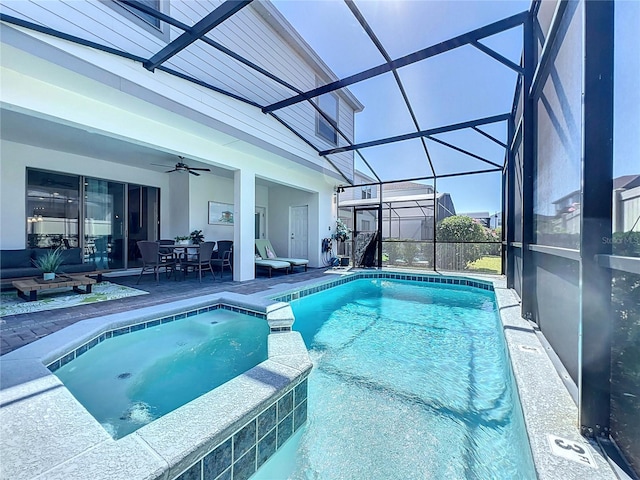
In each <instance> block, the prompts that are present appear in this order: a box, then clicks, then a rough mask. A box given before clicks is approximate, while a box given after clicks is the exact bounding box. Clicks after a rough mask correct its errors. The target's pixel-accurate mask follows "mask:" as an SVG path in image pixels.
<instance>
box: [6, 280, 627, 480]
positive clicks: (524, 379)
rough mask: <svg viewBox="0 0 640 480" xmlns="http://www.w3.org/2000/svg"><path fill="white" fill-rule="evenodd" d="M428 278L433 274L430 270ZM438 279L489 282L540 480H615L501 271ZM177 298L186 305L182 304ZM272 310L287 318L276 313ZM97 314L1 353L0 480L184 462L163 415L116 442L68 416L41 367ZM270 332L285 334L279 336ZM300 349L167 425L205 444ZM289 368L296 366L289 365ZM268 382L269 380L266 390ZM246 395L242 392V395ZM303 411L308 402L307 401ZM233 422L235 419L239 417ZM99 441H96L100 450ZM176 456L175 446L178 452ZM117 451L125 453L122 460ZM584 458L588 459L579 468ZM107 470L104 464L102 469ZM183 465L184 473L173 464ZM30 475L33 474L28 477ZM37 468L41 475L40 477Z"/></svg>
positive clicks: (100, 473) (129, 474)
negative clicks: (210, 431) (212, 429)
mask: <svg viewBox="0 0 640 480" xmlns="http://www.w3.org/2000/svg"><path fill="white" fill-rule="evenodd" d="M389 272H391V271H389ZM340 273H341V276H342V278H345V277H347V276H354V277H355V276H357V274H358V273H359V272H358V271H354V270H352V271H350V272H340ZM366 273H371V271H366ZM392 273H394V274H398V273H408V274H413V275H424V274H425V273H424V272H420V271H415V272H409V271H407V272H398V271H397V270H393V271H392ZM354 274H356V275H354ZM429 275H438V274H433V273H429ZM446 276H447V277H449V276H451V277H465V278H472V279H477V280H483V281H488V282H491V283H492V284H493V288H494V291H495V295H496V299H497V304H498V309H499V311H500V314H501V319H502V324H503V330H504V334H505V338H506V340H507V344H508V349H509V354H510V357H511V364H512V368H513V371H514V374H515V377H516V383H517V387H518V393H519V396H520V401H521V405H522V409H523V413H524V416H525V423H526V425H527V431H528V435H529V442H530V445H531V449H532V453H533V458H534V462H535V466H536V470H537V473H538V478H540V479H543V480H547V479H557V478H563V479H584V478H598V479H612V480H613V479H615V478H616V476H615V474H614V473H613V471H612V470H611V468H610V466H609V463H608V462H607V460H606V459H605V458H604V457H603V456H602V455H601V453H600V451H599V449H598V448H597V445H595V444H591V443H588V442H587V441H586V440H585V439H584V438H583V437H582V436H581V435H580V434H579V430H578V425H577V422H578V411H577V407H576V405H575V403H574V401H573V399H572V397H571V395H570V394H569V391H568V390H567V388H566V387H565V384H564V383H563V381H562V379H561V378H560V376H559V374H558V372H557V371H556V369H555V367H554V365H553V363H552V361H551V359H550V358H549V356H548V354H547V351H546V349H545V348H544V347H543V345H542V343H541V342H540V339H539V338H538V336H537V334H536V331H535V329H534V327H533V326H532V325H531V324H530V323H529V322H527V321H526V320H524V319H523V318H522V317H520V305H519V300H518V297H517V295H516V294H515V292H514V291H512V290H508V289H506V285H505V281H504V279H503V278H500V277H495V276H489V275H470V274H446ZM336 278H339V276H338V275H324V273H322V274H320V275H318V272H315V274H313V275H312V276H300V277H298V280H299V281H298V282H287V283H286V284H284V285H283V284H277V283H274V284H272V285H270V286H269V287H267V288H262V289H257V290H256V291H253V292H247V295H241V294H237V293H236V294H234V293H226V292H220V293H219V294H214V295H212V296H211V298H212V299H213V298H217V299H220V298H223V297H224V298H226V299H227V300H229V299H231V301H235V302H237V303H240V304H243V305H256V304H258V305H260V304H262V305H265V306H266V305H269V304H275V302H273V301H271V300H268V299H267V298H272V297H274V296H276V295H278V294H281V293H285V292H289V291H294V290H303V289H305V288H309V287H310V286H313V285H317V284H319V283H326V282H330V281H332V280H335V279H336ZM288 280H289V279H288ZM278 283H279V282H278ZM200 300H201V299H200V298H198V300H197V301H198V302H200ZM194 301H196V300H195V299H194V298H189V299H183V300H180V301H178V302H174V303H176V304H179V305H177V306H175V305H174V306H172V307H171V308H174V307H176V308H182V307H184V305H190V306H191V305H193V303H194ZM181 302H184V303H182V304H181ZM148 308H150V309H151V310H150V311H149V312H148V313H149V315H151V312H152V311H153V309H156V312H160V311H161V310H162V311H165V310H166V305H164V306H163V305H156V306H153V307H148ZM163 309H165V310H163ZM145 310H146V309H145ZM280 313H281V314H282V313H284V316H285V317H286V316H287V314H286V313H285V312H284V310H283V311H282V312H280ZM118 315H121V317H122V321H124V319H125V318H126V317H127V315H130V312H126V313H124V312H123V313H120V314H118ZM145 316H146V315H145ZM149 318H151V317H149ZM99 320H100V319H93V320H91V319H88V320H84V321H80V322H78V323H76V324H75V325H73V326H72V327H70V328H68V329H65V330H63V331H60V332H58V333H57V334H56V335H52V336H49V337H45V338H43V339H41V340H39V341H37V342H35V343H33V344H32V345H29V346H28V347H25V348H21V349H19V350H16V351H15V352H13V353H11V354H8V355H5V356H3V357H1V361H2V384H1V388H2V390H1V391H0V424H1V426H0V429H1V430H0V432H1V433H2V435H1V440H0V442H1V445H2V450H3V457H4V460H3V466H2V478H43V479H44V478H46V479H49V478H68V479H71V478H87V477H94V478H95V479H99V478H109V479H114V478H117V479H119V478H122V479H123V480H124V479H127V480H128V479H134V478H167V479H172V478H174V477H175V476H176V475H178V474H180V473H181V471H183V470H184V468H187V467H188V465H187V463H188V462H187V461H186V460H185V461H178V460H176V459H177V456H175V455H173V454H171V453H170V452H169V450H171V449H175V448H177V447H176V446H175V445H173V442H171V441H169V442H167V440H163V434H162V431H163V425H162V422H161V421H162V419H160V420H156V421H154V422H152V423H151V424H149V425H147V426H145V427H143V428H142V429H140V430H139V431H138V432H141V433H140V434H139V435H137V436H136V435H135V434H132V435H129V436H127V437H124V438H122V439H120V440H118V441H114V440H113V439H111V437H109V435H108V434H107V433H106V432H105V431H104V429H102V427H100V425H99V424H98V423H97V422H96V421H95V420H93V418H92V417H91V416H90V415H88V413H86V411H85V414H83V415H72V414H71V413H70V412H73V411H74V409H77V408H78V406H79V405H78V404H77V402H76V401H75V399H74V398H73V397H72V396H71V395H70V393H69V392H68V391H67V390H66V388H64V386H62V384H61V383H60V382H59V381H58V380H57V377H55V376H54V375H52V374H51V373H50V372H49V370H47V368H46V367H45V366H44V365H45V364H47V362H48V361H53V360H55V358H54V357H56V355H61V354H63V353H64V352H65V351H68V349H69V345H70V344H73V342H76V343H77V342H78V340H77V339H78V338H80V337H83V336H84V337H86V336H87V331H88V330H91V329H94V330H95V328H96V325H95V324H96V322H98V321H99ZM111 324H114V323H113V319H111ZM116 324H117V322H116ZM92 331H93V330H92ZM293 333H295V332H292V334H293ZM277 335H282V334H277ZM285 335H287V333H285ZM278 338H282V339H284V337H278ZM300 341H301V340H300ZM296 345H297V346H296ZM291 347H292V348H293V350H294V351H295V350H297V349H299V343H298V342H297V340H295V341H293V343H292V344H291ZM273 348H276V347H275V346H274V347H273ZM287 348H288V347H287ZM303 348H304V345H303ZM271 349H272V346H271V345H270V350H271ZM274 354H275V350H274ZM278 354H279V355H282V350H280V347H278ZM270 355H271V352H270ZM305 355H306V349H304V354H303V353H302V352H297V353H290V354H287V355H285V356H284V357H282V358H281V359H280V360H281V361H280V362H278V363H277V365H276V366H272V367H273V368H272V367H269V368H267V369H266V370H265V372H264V375H266V377H264V378H258V379H256V378H249V379H246V378H245V379H244V380H242V382H241V384H240V383H238V385H232V386H231V387H229V388H231V390H226V388H225V389H221V387H220V388H219V389H216V390H214V391H212V392H209V393H208V394H206V395H204V396H203V397H200V398H201V399H202V398H205V397H206V399H205V400H200V399H197V400H196V401H194V402H195V403H194V402H190V403H189V404H187V405H185V406H184V407H181V408H180V409H178V410H176V411H175V412H179V411H180V410H183V409H184V411H183V412H180V413H178V414H176V415H177V416H176V417H175V418H174V417H171V418H170V421H171V428H173V429H178V431H182V432H183V433H184V429H185V428H186V429H187V431H190V429H194V432H195V433H193V434H191V433H187V434H188V435H195V437H193V438H194V440H197V438H200V442H201V443H202V442H203V441H204V442H205V443H207V441H205V440H203V438H204V437H206V435H207V434H205V433H203V430H202V426H201V423H202V421H203V420H204V421H205V422H206V423H209V422H224V421H225V419H227V420H229V421H231V423H233V421H234V420H233V419H234V418H236V417H235V416H234V415H235V414H236V413H237V412H238V411H240V412H243V411H246V408H248V407H247V406H246V405H244V404H243V401H245V400H246V399H247V398H246V397H249V396H250V397H253V396H254V395H255V398H264V395H273V394H274V391H273V389H274V388H277V387H274V386H273V385H277V384H278V381H280V382H281V381H282V378H287V379H289V380H291V379H292V378H300V376H301V375H302V374H301V373H300V371H301V370H304V369H305V368H307V367H309V368H310V365H307V366H306V367H305V365H306V363H307V360H308V356H306V359H307V360H305V358H304V356H305ZM285 357H286V358H285ZM56 358H57V357H56ZM270 360H271V357H270ZM270 360H269V361H270ZM294 364H295V365H294ZM296 365H297V366H298V369H296ZM296 372H297V373H296ZM296 375H297V377H296ZM254 377H255V375H254ZM237 378H240V377H237ZM278 379H279V380H278ZM234 380H235V379H234ZM232 382H233V381H232ZM229 383H231V382H229ZM270 384H271V386H269V385H270ZM226 385H227V384H225V386H226ZM237 387H239V388H241V389H242V390H243V391H244V392H247V395H245V396H243V397H242V398H240V397H238V395H237V394H234V393H233V391H235V388H237ZM218 390H220V391H218ZM214 392H215V395H214ZM219 393H222V397H219V396H218V395H217V394H219ZM249 393H250V395H248V394H249ZM192 404H193V405H192ZM214 405H224V406H225V408H223V410H221V411H224V412H226V413H225V414H224V415H222V416H216V415H215V414H213V413H207V414H205V415H206V416H205V417H202V418H201V417H199V416H198V415H197V414H195V412H200V410H201V409H204V410H210V409H211V408H212V407H213V406H214ZM243 405H244V406H243ZM185 407H187V408H185ZM311 408H313V407H312V406H311ZM82 410H84V409H82ZM42 415H45V416H46V418H47V422H49V423H53V424H55V425H57V427H56V428H55V429H53V430H49V429H47V428H45V425H43V424H42V423H41V422H34V421H33V420H34V419H37V418H40V417H41V416H42ZM87 415H88V418H87ZM169 415H171V414H169ZM227 417H228V418H227ZM163 418H165V417H163ZM29 420H31V421H29ZM235 421H236V422H237V418H236V420H235ZM45 423H46V422H45ZM187 425H188V427H187ZM225 425H228V424H225ZM145 429H146V430H145ZM16 433H18V435H16ZM105 436H106V437H105ZM196 437H197V438H196ZM207 438H209V437H207ZM45 439H46V440H47V441H45ZM558 439H560V440H558ZM119 442H120V443H119ZM163 442H164V445H165V446H164V447H161V446H159V443H163ZM196 443H197V442H196ZM210 443H211V441H210V438H209V443H207V446H208V447H210V446H211V445H210ZM99 445H101V447H100V448H99V447H98V446H99ZM156 447H157V448H156ZM163 448H165V450H163ZM580 448H582V449H584V452H585V453H584V454H583V455H582V457H583V458H577V459H576V460H572V459H570V458H568V456H569V455H564V456H563V454H570V453H571V451H573V452H575V451H576V449H580ZM183 449H184V447H183ZM552 449H553V451H552ZM129 451H136V452H138V453H140V452H142V453H141V454H140V456H139V457H138V456H132V455H131V454H130V453H129V454H126V455H125V453H124V452H129ZM203 451H204V450H203V449H200V450H198V449H196V451H194V453H193V455H192V454H186V456H187V457H189V459H195V458H197V456H198V455H202V454H203ZM99 452H103V454H104V455H102V454H100V455H99ZM184 453H185V452H182V454H184ZM558 453H559V455H558ZM119 455H125V456H124V457H120V456H119ZM7 458H9V459H11V462H10V463H9V462H8V461H7V460H6V459H7ZM123 459H126V461H123ZM172 459H173V460H172ZM585 459H586V460H585ZM587 461H589V462H593V463H592V464H587V463H586V462H587ZM172 462H173V465H172ZM107 467H109V470H107V471H105V468H107ZM181 468H182V469H183V470H180V469H181ZM163 469H164V470H163ZM27 472H30V473H27ZM34 472H39V473H35V474H34ZM45 473H47V474H46V475H45ZM53 474H55V475H53ZM105 474H106V475H105ZM77 475H79V476H77Z"/></svg>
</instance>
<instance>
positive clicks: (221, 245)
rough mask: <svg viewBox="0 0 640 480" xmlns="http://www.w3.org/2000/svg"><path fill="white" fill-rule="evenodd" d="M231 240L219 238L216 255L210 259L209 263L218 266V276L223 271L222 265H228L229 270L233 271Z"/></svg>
mask: <svg viewBox="0 0 640 480" xmlns="http://www.w3.org/2000/svg"><path fill="white" fill-rule="evenodd" d="M232 255H233V242H232V241H231V240H220V241H219V242H218V257H217V258H212V259H211V264H212V265H214V266H215V267H216V268H220V278H222V274H223V273H224V267H229V272H233V262H232Z"/></svg>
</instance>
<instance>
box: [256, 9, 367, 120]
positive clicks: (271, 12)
mask: <svg viewBox="0 0 640 480" xmlns="http://www.w3.org/2000/svg"><path fill="white" fill-rule="evenodd" d="M251 7H252V8H253V9H254V10H255V11H256V12H258V14H259V15H260V16H261V17H262V18H263V19H264V21H265V22H267V23H268V24H269V25H270V26H271V28H273V29H274V30H275V31H276V32H277V33H278V34H279V35H280V36H281V37H282V38H284V39H285V40H286V41H287V43H289V45H291V47H292V48H293V49H294V50H295V51H296V52H297V53H298V54H299V55H300V56H301V57H302V58H303V59H304V60H305V61H306V62H307V63H308V64H309V65H310V66H311V67H312V68H313V69H314V70H315V72H316V74H317V75H318V76H319V77H320V78H321V79H322V81H324V82H327V83H328V82H333V81H335V80H339V78H338V77H337V76H336V74H335V73H333V71H332V70H331V68H329V66H328V65H327V64H326V63H324V61H323V60H322V59H321V58H320V56H319V55H318V54H317V53H316V52H315V51H314V50H313V48H311V46H310V45H309V44H308V43H307V42H306V41H305V40H304V39H303V38H302V36H301V35H300V34H299V33H298V32H297V31H296V29H295V28H293V26H292V25H291V24H290V23H289V21H288V20H287V19H286V18H285V17H284V15H282V13H280V11H279V10H278V9H277V8H276V7H275V6H274V5H273V4H272V3H271V2H264V1H263V2H252V3H251ZM335 93H336V94H337V95H339V96H341V97H342V98H343V99H344V100H346V101H347V102H348V103H349V105H351V107H352V108H353V109H354V111H355V112H361V111H362V110H364V105H363V104H362V103H360V101H359V100H358V99H357V98H356V97H355V95H354V94H353V93H351V91H350V90H349V89H348V88H341V89H340V90H336V91H335ZM292 95H293V92H292Z"/></svg>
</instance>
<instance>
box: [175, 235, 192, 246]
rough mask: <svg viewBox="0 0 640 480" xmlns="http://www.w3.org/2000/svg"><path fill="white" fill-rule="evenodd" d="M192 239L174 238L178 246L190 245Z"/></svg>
mask: <svg viewBox="0 0 640 480" xmlns="http://www.w3.org/2000/svg"><path fill="white" fill-rule="evenodd" d="M190 238H191V237H184V236H180V235H178V236H177V237H175V238H174V240H175V241H176V243H177V244H178V245H189V240H190Z"/></svg>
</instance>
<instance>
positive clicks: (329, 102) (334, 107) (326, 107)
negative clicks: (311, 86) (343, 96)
mask: <svg viewBox="0 0 640 480" xmlns="http://www.w3.org/2000/svg"><path fill="white" fill-rule="evenodd" d="M318 107H320V110H322V111H323V112H324V113H325V114H326V115H327V116H328V117H329V118H331V119H332V120H333V121H334V122H335V123H336V125H337V124H338V97H337V96H336V95H334V94H333V93H325V94H324V95H320V96H319V97H318ZM316 135H318V136H319V137H321V138H324V139H325V140H327V141H328V142H330V143H332V144H333V145H337V144H338V133H337V132H336V130H335V128H333V127H332V126H331V124H330V123H329V122H328V121H327V120H325V119H324V118H323V117H322V116H321V115H320V114H319V113H317V112H316Z"/></svg>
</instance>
